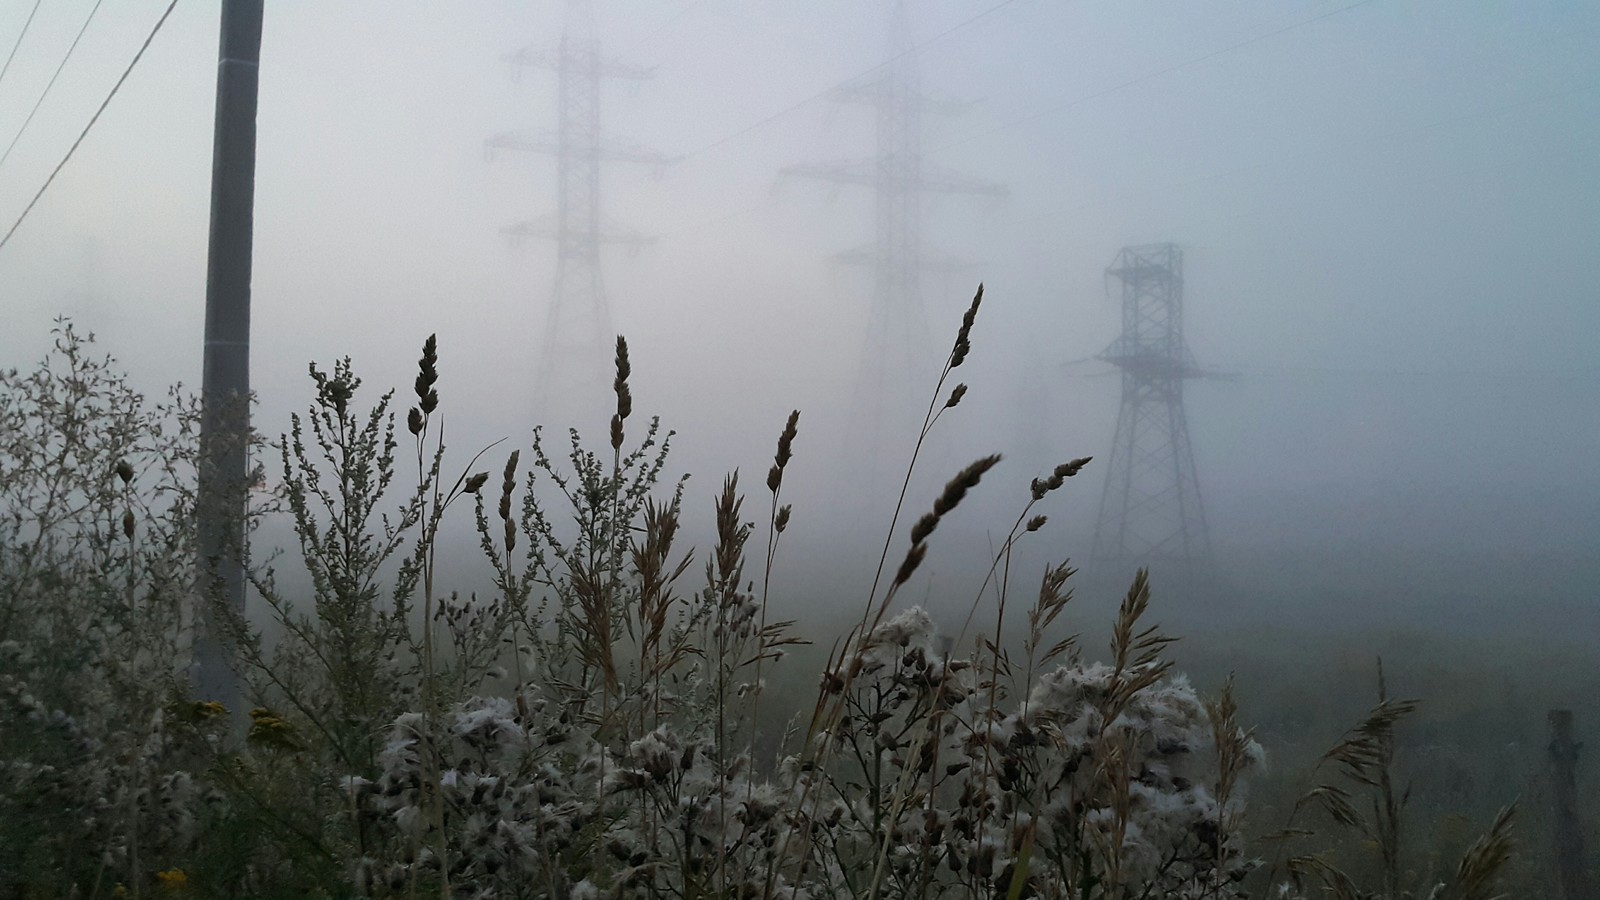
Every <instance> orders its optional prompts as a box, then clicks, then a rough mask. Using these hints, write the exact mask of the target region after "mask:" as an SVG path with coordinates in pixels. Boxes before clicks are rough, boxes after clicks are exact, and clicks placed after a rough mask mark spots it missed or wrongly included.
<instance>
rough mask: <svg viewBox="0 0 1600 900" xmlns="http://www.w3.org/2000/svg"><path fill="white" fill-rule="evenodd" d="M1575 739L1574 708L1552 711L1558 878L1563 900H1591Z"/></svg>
mask: <svg viewBox="0 0 1600 900" xmlns="http://www.w3.org/2000/svg"><path fill="white" fill-rule="evenodd" d="M1582 749H1583V742H1581V741H1577V740H1574V739H1573V736H1572V710H1570V709H1552V710H1550V785H1551V788H1552V790H1551V800H1552V801H1553V802H1554V805H1555V809H1554V810H1553V811H1554V813H1555V819H1554V822H1553V823H1552V824H1553V825H1554V827H1555V852H1556V877H1557V878H1558V879H1559V881H1560V883H1561V897H1562V900H1580V898H1583V900H1588V898H1591V897H1593V896H1594V892H1593V891H1591V890H1590V889H1589V873H1588V872H1586V871H1584V862H1585V857H1584V852H1583V824H1582V822H1581V821H1580V819H1579V818H1578V751H1580V750H1582Z"/></svg>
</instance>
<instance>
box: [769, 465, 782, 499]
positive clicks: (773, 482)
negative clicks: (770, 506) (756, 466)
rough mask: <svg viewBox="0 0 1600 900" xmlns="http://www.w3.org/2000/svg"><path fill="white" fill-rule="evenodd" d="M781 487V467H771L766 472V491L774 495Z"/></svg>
mask: <svg viewBox="0 0 1600 900" xmlns="http://www.w3.org/2000/svg"><path fill="white" fill-rule="evenodd" d="M782 485H783V467H782V466H773V467H772V468H770V469H768V470H767V490H769V491H771V492H773V493H774V494H776V493H777V492H778V488H779V487H781V486H782Z"/></svg>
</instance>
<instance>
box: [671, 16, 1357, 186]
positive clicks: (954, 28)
mask: <svg viewBox="0 0 1600 900" xmlns="http://www.w3.org/2000/svg"><path fill="white" fill-rule="evenodd" d="M1015 2H1017V0H1004V2H1002V3H997V4H995V5H994V6H991V7H989V8H988V9H986V10H984V11H983V12H980V13H978V14H977V15H974V16H972V17H971V18H968V19H965V20H963V21H961V22H958V23H956V24H955V25H952V26H950V27H949V28H946V29H945V30H944V31H941V32H939V33H938V34H936V35H934V36H933V37H931V38H928V39H927V40H925V41H923V42H922V43H920V44H916V45H915V46H913V47H911V48H909V49H907V50H902V51H901V52H899V53H896V54H895V55H894V56H891V57H889V58H888V59H886V60H884V61H883V62H880V63H878V64H877V65H875V66H872V67H871V68H868V69H865V70H863V71H861V72H857V73H856V74H855V75H852V76H850V77H849V78H846V79H844V80H843V81H840V82H838V83H837V84H833V85H829V86H828V87H826V88H824V89H823V90H821V91H818V92H817V93H815V94H812V95H811V96H809V97H806V98H805V99H803V100H800V101H798V102H795V103H793V104H790V105H789V106H786V107H784V108H783V109H780V110H778V111H777V112H775V113H773V114H772V115H770V116H767V117H766V118H764V119H761V120H760V121H758V122H755V123H753V124H751V125H749V126H746V127H745V128H741V129H740V130H738V131H735V132H734V133H733V134H730V135H727V136H726V137H721V138H718V139H717V140H714V141H712V142H711V143H709V144H706V145H705V146H704V147H701V148H699V149H697V150H693V151H691V152H689V153H686V154H684V155H683V156H681V157H679V158H678V159H679V161H680V162H682V161H684V160H687V159H690V158H693V157H696V156H699V155H700V154H702V153H706V152H708V151H711V150H715V149H716V148H718V147H721V146H722V145H724V144H727V143H730V142H732V141H735V140H738V139H739V138H742V137H744V136H745V135H747V134H749V133H750V132H752V131H756V130H757V129H760V128H763V127H765V126H767V125H770V124H771V123H773V122H776V121H777V120H779V119H781V118H783V117H784V116H787V115H788V114H790V113H792V112H794V111H795V110H797V109H800V108H801V107H803V106H805V105H807V104H809V103H813V102H815V101H817V100H821V99H822V98H824V97H826V96H828V95H829V94H830V93H832V92H834V91H836V90H838V89H839V88H841V87H844V86H845V85H847V84H849V83H850V82H852V81H856V80H858V79H861V78H865V77H866V76H868V75H871V74H872V73H873V72H876V71H878V70H879V69H882V68H884V67H886V66H889V65H891V64H893V63H895V62H897V61H899V60H901V59H904V58H905V57H907V56H910V55H911V54H913V53H916V52H917V51H919V50H922V49H923V48H925V47H927V46H929V45H931V44H933V43H936V42H938V41H941V40H944V39H945V38H947V37H949V36H950V35H952V34H955V33H956V32H958V31H963V30H965V29H966V28H969V27H971V26H972V25H974V24H976V23H977V22H979V21H980V20H982V19H986V18H988V17H989V16H992V15H994V14H995V13H997V12H999V11H1000V10H1002V9H1005V8H1006V7H1008V6H1010V5H1011V4H1013V3H1015ZM1362 2H1371V0H1362Z"/></svg>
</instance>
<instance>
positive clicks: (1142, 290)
mask: <svg viewBox="0 0 1600 900" xmlns="http://www.w3.org/2000/svg"><path fill="white" fill-rule="evenodd" d="M1106 277H1107V281H1108V288H1109V285H1110V280H1111V279H1113V278H1114V279H1115V280H1116V283H1118V284H1120V285H1121V288H1122V335H1121V336H1120V337H1118V338H1117V339H1116V340H1115V341H1113V342H1112V344H1111V346H1109V347H1107V348H1106V349H1105V352H1103V353H1101V354H1100V356H1099V358H1100V359H1103V360H1105V361H1106V362H1109V363H1112V364H1113V365H1115V366H1117V367H1118V368H1120V369H1121V370H1122V408H1121V410H1120V411H1119V412H1118V414H1117V433H1116V438H1115V439H1114V440H1113V442H1112V445H1111V461H1110V464H1109V465H1108V466H1107V473H1106V487H1105V493H1104V494H1103V495H1102V497H1101V500H1100V517H1099V522H1098V524H1097V525H1096V527H1095V533H1094V552H1093V558H1094V559H1095V560H1096V561H1099V562H1104V563H1111V564H1125V563H1129V562H1137V563H1139V564H1149V563H1161V562H1172V563H1176V564H1178V565H1179V566H1181V567H1182V569H1183V570H1184V572H1185V573H1186V574H1189V575H1193V574H1196V573H1198V572H1201V571H1204V570H1205V569H1206V568H1207V567H1208V566H1209V564H1210V558H1211V541H1210V537H1209V536H1208V535H1207V533H1206V517H1205V510H1204V508H1203V507H1202V506H1201V503H1200V482H1199V479H1198V478H1197V477H1196V474H1195V466H1194V450H1193V448H1192V447H1191V446H1190V443H1189V426H1188V422H1187V420H1186V418H1185V416H1184V411H1183V383H1184V381H1186V380H1188V379H1190V378H1195V377H1199V376H1201V375H1202V374H1204V373H1203V372H1201V370H1200V368H1199V366H1197V365H1196V364H1195V361H1194V357H1193V356H1192V355H1191V354H1190V353H1189V347H1188V345H1187V344H1186V343H1185V342H1184V339H1183V251H1182V250H1181V249H1180V248H1179V247H1178V246H1177V245H1176V244H1151V245H1147V246H1143V247H1124V248H1123V249H1122V252H1121V253H1119V254H1117V258H1116V260H1115V261H1114V262H1113V263H1112V264H1111V266H1110V268H1108V269H1106Z"/></svg>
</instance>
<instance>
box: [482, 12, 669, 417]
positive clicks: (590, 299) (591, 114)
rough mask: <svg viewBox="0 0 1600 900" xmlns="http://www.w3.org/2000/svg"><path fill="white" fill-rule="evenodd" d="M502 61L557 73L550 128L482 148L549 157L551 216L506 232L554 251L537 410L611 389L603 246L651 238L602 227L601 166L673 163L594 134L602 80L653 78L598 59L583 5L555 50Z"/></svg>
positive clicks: (529, 51)
mask: <svg viewBox="0 0 1600 900" xmlns="http://www.w3.org/2000/svg"><path fill="white" fill-rule="evenodd" d="M509 61H510V62H512V63H514V64H516V65H519V66H530V67H534V68H540V69H550V70H553V71H554V72H555V73H556V95H557V101H556V111H557V116H558V119H557V125H556V128H555V130H554V131H545V132H542V133H540V134H538V135H536V136H533V137H525V136H522V135H517V134H500V135H496V136H495V137H493V138H490V139H489V141H488V142H487V144H488V148H489V150H490V151H494V150H525V151H531V152H535V153H547V154H550V155H552V156H554V157H555V158H556V182H557V193H556V210H555V213H554V214H553V215H552V214H546V215H544V216H541V217H540V218H537V219H532V220H529V221H524V222H519V223H517V224H515V225H512V226H510V227H509V228H506V229H504V230H505V233H506V234H509V235H512V236H513V237H516V238H526V237H539V238H549V239H551V240H553V241H555V245H556V279H555V289H554V291H553V292H552V294H551V297H550V306H549V308H548V310H547V312H546V315H545V327H544V334H543V337H542V340H541V348H540V353H539V365H538V376H537V377H538V383H537V384H536V385H535V387H534V397H535V400H536V402H538V403H539V405H540V406H541V407H543V406H545V405H546V404H547V402H548V401H550V400H551V399H552V398H558V397H566V396H568V394H569V392H572V391H578V392H580V393H581V392H583V391H586V390H588V389H591V388H592V387H593V386H595V385H600V384H605V383H607V382H609V380H610V378H611V375H610V366H611V351H612V342H613V341H614V339H615V335H614V333H613V332H612V330H611V315H610V311H609V309H608V308H607V304H606V295H605V287H604V282H603V280H602V279H601V276H600V248H601V246H602V245H605V244H620V245H622V246H625V247H629V248H632V249H637V248H638V247H640V246H642V245H643V244H645V243H647V242H648V240H649V239H648V238H646V237H645V236H644V235H642V234H640V233H639V232H637V231H634V230H632V229H627V228H621V227H618V226H616V225H613V224H611V223H610V222H608V221H607V220H606V217H605V216H604V214H603V213H602V212H601V209H602V207H601V202H600V197H601V194H600V164H601V163H602V162H605V161H608V160H622V161H627V162H637V163H649V164H652V165H656V166H663V165H665V164H667V163H669V162H671V161H672V160H671V158H670V157H668V156H666V155H664V154H661V153H656V152H654V151H652V150H648V149H645V148H643V147H640V146H638V145H637V144H633V143H631V142H628V141H625V140H622V139H619V138H616V137H613V136H611V135H609V134H607V133H606V132H605V131H603V130H602V129H601V127H600V82H601V80H602V79H605V78H616V79H627V80H632V81H643V80H645V79H648V78H651V77H653V76H654V73H653V71H652V70H650V69H645V68H640V67H637V66H630V65H626V64H623V63H620V62H617V61H614V60H611V59H608V58H606V57H605V56H604V55H603V54H602V53H601V51H600V46H599V43H598V41H596V39H595V37H594V10H593V8H592V6H591V5H590V3H589V2H588V0H576V2H572V3H570V4H569V5H568V7H567V14H566V21H565V24H564V27H563V29H562V33H561V42H560V44H558V45H557V46H556V47H554V48H543V49H533V48H524V49H522V50H519V51H518V52H516V53H514V54H512V55H511V56H510V57H509Z"/></svg>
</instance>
